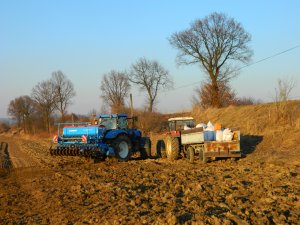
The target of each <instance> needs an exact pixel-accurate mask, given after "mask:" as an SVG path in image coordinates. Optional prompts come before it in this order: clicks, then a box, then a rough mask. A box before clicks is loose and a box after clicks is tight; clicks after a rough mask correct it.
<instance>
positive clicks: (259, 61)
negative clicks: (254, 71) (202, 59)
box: [163, 45, 300, 93]
mask: <svg viewBox="0 0 300 225" xmlns="http://www.w3.org/2000/svg"><path fill="white" fill-rule="evenodd" d="M299 47H300V45H296V46H294V47H292V48H289V49H286V50H284V51H281V52H278V53H276V54H274V55H271V56H268V57H266V58H263V59H260V60H258V61H255V62H253V63H250V64H247V65H245V66H242V67H240V68H238V69H236V70H235V71H236V72H238V71H240V70H242V69H244V68H246V67H250V66H253V65H255V64H257V63H261V62H263V61H266V60H269V59H271V58H274V57H276V56H279V55H282V54H284V53H287V52H289V51H292V50H294V49H296V48H299ZM197 83H201V81H196V82H193V83H190V84H185V85H182V86H178V87H176V88H173V89H172V90H169V91H163V93H167V92H170V91H174V90H177V89H181V88H185V87H190V86H194V85H195V84H197Z"/></svg>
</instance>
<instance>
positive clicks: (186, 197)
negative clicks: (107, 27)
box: [0, 136, 300, 224]
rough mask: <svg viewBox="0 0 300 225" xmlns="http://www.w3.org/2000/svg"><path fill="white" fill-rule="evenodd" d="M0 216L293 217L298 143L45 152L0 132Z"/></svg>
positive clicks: (201, 220)
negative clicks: (108, 153) (190, 155)
mask: <svg viewBox="0 0 300 225" xmlns="http://www.w3.org/2000/svg"><path fill="white" fill-rule="evenodd" d="M0 141H2V142H3V141H5V142H7V143H8V148H7V149H6V148H5V146H2V148H1V150H0V161H1V165H2V169H0V190H1V192H0V224H299V221H300V201H299V196H300V195H299V194H300V180H299V172H300V154H299V152H300V149H298V150H296V149H294V150H290V151H287V150H284V151H280V150H276V151H275V150H273V151H271V150H270V151H268V152H266V153H264V154H260V153H259V152H254V153H252V154H249V155H247V157H245V158H243V159H240V160H238V161H231V160H219V161H214V162H211V163H207V164H203V163H202V162H198V161H196V162H195V163H194V164H191V163H189V162H187V161H185V160H184V159H181V160H177V161H174V162H169V161H168V160H167V159H147V160H131V161H129V162H125V163H118V162H112V161H105V162H101V163H96V164H94V163H93V162H88V161H86V160H85V159H81V158H77V157H51V156H50V155H49V154H48V148H49V143H48V142H47V141H29V140H23V139H17V138H5V137H3V136H0Z"/></svg>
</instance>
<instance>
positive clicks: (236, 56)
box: [169, 13, 252, 107]
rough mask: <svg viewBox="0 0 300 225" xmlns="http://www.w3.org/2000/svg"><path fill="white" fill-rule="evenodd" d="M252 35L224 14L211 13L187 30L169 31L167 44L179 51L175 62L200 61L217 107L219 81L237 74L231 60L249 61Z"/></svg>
mask: <svg viewBox="0 0 300 225" xmlns="http://www.w3.org/2000/svg"><path fill="white" fill-rule="evenodd" d="M250 40H251V36H250V34H249V33H247V32H246V31H245V30H244V28H243V27H242V25H241V24H240V23H238V22H236V21H235V20H234V19H233V18H229V17H227V16H226V15H225V14H223V13H212V14H210V15H209V16H207V17H205V18H204V19H202V20H196V21H194V22H193V23H192V24H191V27H190V28H189V29H187V30H184V31H181V32H176V33H174V34H172V36H171V37H170V39H169V42H170V44H171V45H172V46H173V47H175V48H176V49H178V50H179V53H178V55H177V63H178V64H179V65H181V64H183V65H189V64H196V63H199V64H200V66H201V67H202V69H203V70H204V71H205V73H206V75H207V76H206V77H207V79H208V80H209V81H210V83H211V88H212V99H213V101H212V106H214V107H220V106H221V101H220V93H219V86H218V84H220V82H228V81H229V80H230V79H231V78H233V77H234V76H236V75H237V70H235V66H236V65H234V63H236V62H241V63H247V62H249V61H250V59H251V56H252V51H251V50H250V48H249V46H248V43H249V42H250Z"/></svg>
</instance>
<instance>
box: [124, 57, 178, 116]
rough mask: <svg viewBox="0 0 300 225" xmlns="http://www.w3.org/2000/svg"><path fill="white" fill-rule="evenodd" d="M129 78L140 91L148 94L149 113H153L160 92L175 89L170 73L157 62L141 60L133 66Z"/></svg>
mask: <svg viewBox="0 0 300 225" xmlns="http://www.w3.org/2000/svg"><path fill="white" fill-rule="evenodd" d="M128 78H129V80H130V81H131V82H132V83H134V84H137V85H138V86H139V88H140V90H142V91H146V92H147V94H148V104H149V107H148V111H149V112H152V111H153V106H154V104H155V101H156V99H157V95H158V92H159V91H160V90H167V89H170V88H172V87H173V80H172V78H171V77H170V75H169V72H168V71H167V70H166V69H164V68H163V67H162V66H161V65H160V64H159V63H158V62H157V61H155V60H154V61H150V60H147V59H145V58H140V59H139V60H138V61H137V62H136V63H135V64H133V65H132V66H131V69H130V72H129V74H128Z"/></svg>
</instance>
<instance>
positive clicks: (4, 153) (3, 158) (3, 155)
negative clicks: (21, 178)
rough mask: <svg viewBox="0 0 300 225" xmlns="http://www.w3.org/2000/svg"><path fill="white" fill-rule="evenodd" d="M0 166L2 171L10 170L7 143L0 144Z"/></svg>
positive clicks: (10, 164)
mask: <svg viewBox="0 0 300 225" xmlns="http://www.w3.org/2000/svg"><path fill="white" fill-rule="evenodd" d="M0 164H1V168H2V169H11V168H12V162H11V160H10V157H9V152H8V143H7V142H1V143H0Z"/></svg>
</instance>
